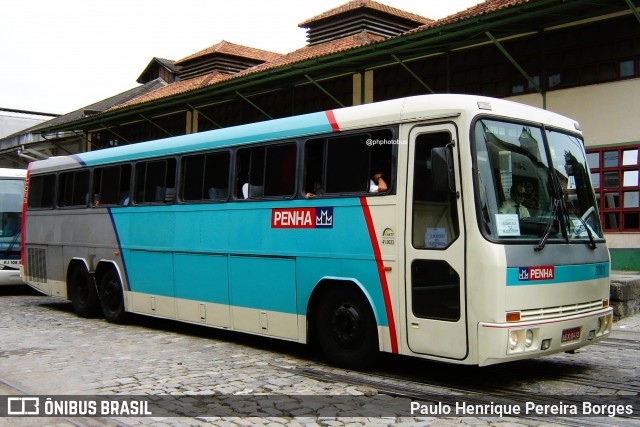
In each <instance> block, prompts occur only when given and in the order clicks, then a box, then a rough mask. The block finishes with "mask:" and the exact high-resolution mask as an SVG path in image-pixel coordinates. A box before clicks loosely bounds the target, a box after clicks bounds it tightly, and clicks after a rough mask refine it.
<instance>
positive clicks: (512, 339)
mask: <svg viewBox="0 0 640 427" xmlns="http://www.w3.org/2000/svg"><path fill="white" fill-rule="evenodd" d="M518 335H520V331H509V350H512V351H513V350H515V349H516V348H518V342H520V340H519V338H518Z"/></svg>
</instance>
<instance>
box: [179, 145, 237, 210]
mask: <svg viewBox="0 0 640 427" xmlns="http://www.w3.org/2000/svg"><path fill="white" fill-rule="evenodd" d="M229 159H230V156H229V153H228V152H226V151H225V152H221V153H212V154H198V155H194V156H187V157H184V158H183V159H182V198H183V200H185V201H193V202H198V201H222V200H226V198H227V195H228V194H229Z"/></svg>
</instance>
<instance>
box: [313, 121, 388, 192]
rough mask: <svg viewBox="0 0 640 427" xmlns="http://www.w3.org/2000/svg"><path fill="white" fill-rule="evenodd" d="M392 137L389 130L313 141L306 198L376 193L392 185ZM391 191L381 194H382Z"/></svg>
mask: <svg viewBox="0 0 640 427" xmlns="http://www.w3.org/2000/svg"><path fill="white" fill-rule="evenodd" d="M392 138H393V134H392V132H391V131H390V130H388V129H382V130H378V131H372V132H368V133H361V134H352V135H346V136H338V137H332V138H327V139H312V140H309V141H307V142H306V144H305V170H304V187H303V193H304V196H305V197H307V198H309V197H315V196H318V195H324V194H352V193H371V192H377V191H378V188H383V187H381V186H380V187H379V186H377V185H375V184H377V183H376V182H374V176H376V177H375V179H376V180H378V179H379V178H382V179H383V180H384V182H385V183H386V184H387V186H388V187H389V189H390V187H391V184H392V182H393V181H392V178H393V177H392V172H393V168H392V163H393V139H392ZM387 191H389V190H380V192H381V193H383V192H387Z"/></svg>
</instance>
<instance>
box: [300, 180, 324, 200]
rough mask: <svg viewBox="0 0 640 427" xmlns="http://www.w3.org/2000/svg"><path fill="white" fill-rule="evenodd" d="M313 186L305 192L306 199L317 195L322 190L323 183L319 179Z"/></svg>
mask: <svg viewBox="0 0 640 427" xmlns="http://www.w3.org/2000/svg"><path fill="white" fill-rule="evenodd" d="M311 187H312V188H311V189H310V190H309V191H307V192H306V193H305V195H304V198H305V199H310V198H311V197H316V196H317V195H318V194H320V191H321V190H322V184H320V182H318V181H315V182H314V183H313V185H312V186H311Z"/></svg>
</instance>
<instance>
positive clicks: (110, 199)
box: [93, 165, 131, 206]
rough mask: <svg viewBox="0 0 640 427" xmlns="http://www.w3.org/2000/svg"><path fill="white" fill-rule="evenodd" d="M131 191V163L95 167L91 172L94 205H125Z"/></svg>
mask: <svg viewBox="0 0 640 427" xmlns="http://www.w3.org/2000/svg"><path fill="white" fill-rule="evenodd" d="M130 192H131V165H120V166H110V167H106V168H97V169H96V170H95V171H94V172H93V204H94V206H127V205H128V204H129V198H130Z"/></svg>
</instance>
